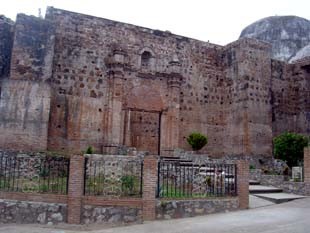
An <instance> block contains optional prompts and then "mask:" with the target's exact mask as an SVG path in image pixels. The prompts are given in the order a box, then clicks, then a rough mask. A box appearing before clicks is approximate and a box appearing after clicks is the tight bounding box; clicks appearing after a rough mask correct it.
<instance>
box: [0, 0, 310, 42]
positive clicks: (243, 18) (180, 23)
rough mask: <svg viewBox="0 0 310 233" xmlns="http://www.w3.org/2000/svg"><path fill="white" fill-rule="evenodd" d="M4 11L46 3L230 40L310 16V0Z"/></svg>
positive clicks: (74, 0)
mask: <svg viewBox="0 0 310 233" xmlns="http://www.w3.org/2000/svg"><path fill="white" fill-rule="evenodd" d="M0 3H1V7H0V14H4V15H6V16H7V17H9V18H11V19H13V20H15V17H16V14H17V13H26V14H31V15H35V16H38V12H39V10H38V9H39V8H41V9H42V15H44V14H45V9H46V6H54V7H56V8H61V9H66V10H70V11H75V12H80V13H85V14H89V15H94V16H99V17H103V18H107V19H112V20H117V21H121V22H126V23H131V24H135V25H139V26H144V27H148V28H152V29H160V30H163V31H165V30H168V31H170V32H172V33H174V34H179V35H183V36H187V37H192V38H195V39H200V40H203V41H208V40H209V41H210V42H212V43H215V44H220V45H225V44H227V43H230V42H232V41H234V40H236V39H238V37H239V34H240V32H241V30H242V29H243V28H244V27H245V26H247V25H249V24H251V23H253V22H254V21H256V20H258V19H261V18H264V17H266V16H274V15H297V16H300V17H304V18H307V19H310V0H0Z"/></svg>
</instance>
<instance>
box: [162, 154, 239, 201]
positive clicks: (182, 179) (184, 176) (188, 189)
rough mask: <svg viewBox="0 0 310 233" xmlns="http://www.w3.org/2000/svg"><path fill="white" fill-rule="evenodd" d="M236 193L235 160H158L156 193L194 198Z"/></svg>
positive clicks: (168, 196)
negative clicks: (196, 162)
mask: <svg viewBox="0 0 310 233" xmlns="http://www.w3.org/2000/svg"><path fill="white" fill-rule="evenodd" d="M235 195H237V175H236V165H235V164H217V163H205V164H193V163H191V162H182V161H169V160H168V161H165V160H161V161H159V163H158V186H157V197H162V198H193V197H197V198H199V197H201V198H203V197H223V196H235Z"/></svg>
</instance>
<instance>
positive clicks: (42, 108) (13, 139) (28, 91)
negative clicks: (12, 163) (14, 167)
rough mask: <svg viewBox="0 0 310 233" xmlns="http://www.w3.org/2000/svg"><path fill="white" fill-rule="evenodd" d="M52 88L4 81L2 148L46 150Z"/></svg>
mask: <svg viewBox="0 0 310 233" xmlns="http://www.w3.org/2000/svg"><path fill="white" fill-rule="evenodd" d="M49 111H50V87H49V85H47V84H45V83H34V82H30V81H21V80H6V81H5V82H3V86H2V91H1V96H0V132H1V134H0V147H1V148H2V149H4V148H6V149H11V150H26V151H33V150H35V151H36V150H46V149H47V130H48V121H49Z"/></svg>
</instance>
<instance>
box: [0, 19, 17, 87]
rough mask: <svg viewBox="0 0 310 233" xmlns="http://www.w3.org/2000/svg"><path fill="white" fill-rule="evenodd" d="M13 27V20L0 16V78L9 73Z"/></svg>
mask: <svg viewBox="0 0 310 233" xmlns="http://www.w3.org/2000/svg"><path fill="white" fill-rule="evenodd" d="M13 28H14V22H13V21H11V20H10V19H8V18H5V17H4V16H0V80H1V78H3V77H8V76H9V73H10V62H11V52H12V44H13ZM0 85H1V84H0Z"/></svg>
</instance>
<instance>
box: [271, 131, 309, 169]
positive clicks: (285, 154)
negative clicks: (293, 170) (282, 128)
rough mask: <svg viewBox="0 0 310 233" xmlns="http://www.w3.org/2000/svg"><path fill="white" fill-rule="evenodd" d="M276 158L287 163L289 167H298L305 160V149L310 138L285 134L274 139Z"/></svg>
mask: <svg viewBox="0 0 310 233" xmlns="http://www.w3.org/2000/svg"><path fill="white" fill-rule="evenodd" d="M273 143H274V155H275V158H278V159H281V160H284V161H286V163H287V165H288V166H289V167H292V166H296V165H298V163H299V162H301V161H302V160H303V153H304V147H306V146H307V145H308V143H309V138H307V137H305V136H303V135H301V134H296V133H288V132H286V133H283V134H281V135H279V136H277V137H275V138H274V139H273Z"/></svg>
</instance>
